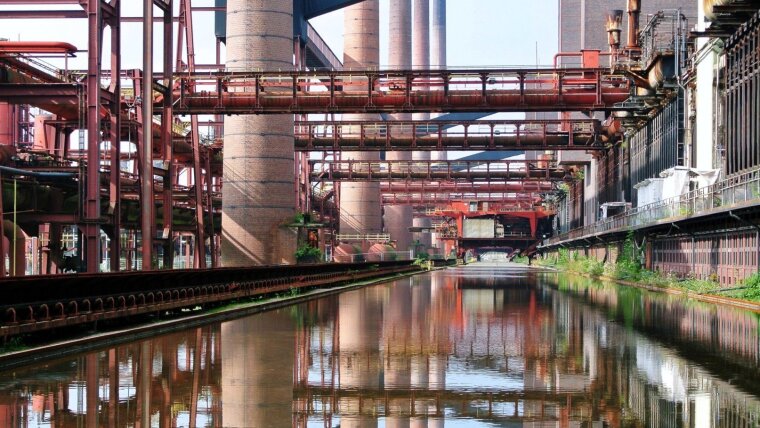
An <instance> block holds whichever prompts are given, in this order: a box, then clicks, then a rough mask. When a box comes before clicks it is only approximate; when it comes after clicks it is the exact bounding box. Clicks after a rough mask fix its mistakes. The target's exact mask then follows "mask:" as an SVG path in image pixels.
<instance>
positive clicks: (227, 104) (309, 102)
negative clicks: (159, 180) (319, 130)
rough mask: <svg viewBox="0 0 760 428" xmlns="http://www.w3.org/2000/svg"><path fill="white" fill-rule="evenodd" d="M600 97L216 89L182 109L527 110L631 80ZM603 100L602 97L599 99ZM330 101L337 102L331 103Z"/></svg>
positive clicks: (578, 105)
mask: <svg viewBox="0 0 760 428" xmlns="http://www.w3.org/2000/svg"><path fill="white" fill-rule="evenodd" d="M599 95H600V96H601V99H600V100H597V93H596V90H595V89H591V90H582V89H568V90H566V91H563V92H562V96H561V97H560V95H559V93H558V92H557V90H556V89H555V90H551V89H549V90H548V89H526V90H525V91H524V95H523V96H522V97H521V95H520V91H519V90H489V91H488V92H487V94H486V97H485V98H484V97H483V96H482V94H481V92H480V91H472V90H471V91H456V90H452V91H449V93H448V97H446V96H445V95H444V93H443V91H415V92H414V93H412V94H411V95H410V97H409V100H408V101H407V98H406V97H405V96H404V94H403V93H381V94H373V96H372V105H371V106H370V105H368V98H367V94H366V92H362V91H351V92H345V91H344V92H336V93H335V97H331V95H330V93H329V92H306V93H303V92H301V93H298V94H297V95H296V97H295V103H294V102H293V98H292V97H290V96H287V95H286V96H283V94H282V93H279V94H275V95H261V96H259V97H258V99H257V98H256V96H255V95H254V94H253V93H245V92H237V93H230V92H225V93H223V94H222V97H221V100H220V99H219V98H218V94H217V93H212V92H205V91H204V92H200V93H194V94H190V95H185V96H182V95H181V94H177V96H178V97H179V98H181V102H180V106H178V107H177V109H176V110H177V111H178V112H181V113H192V114H196V113H198V114H200V113H203V114H214V113H219V112H223V113H228V114H235V113H250V112H261V113H291V112H328V111H333V112H336V113H346V112H364V111H402V110H414V111H418V110H419V111H423V110H424V111H493V110H499V111H507V110H510V109H513V110H515V111H517V110H519V111H528V110H533V109H541V110H549V109H552V111H559V110H577V109H582V108H591V107H594V106H596V105H597V104H601V106H600V107H612V106H613V105H614V104H616V103H620V102H623V101H625V100H626V99H628V97H629V91H628V87H627V86H622V87H605V88H602V89H601V91H600V94H599ZM598 101H601V103H598ZM331 103H333V104H332V105H331Z"/></svg>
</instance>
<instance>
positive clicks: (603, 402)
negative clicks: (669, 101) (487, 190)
mask: <svg viewBox="0 0 760 428" xmlns="http://www.w3.org/2000/svg"><path fill="white" fill-rule="evenodd" d="M759 319H760V317H758V314H754V313H751V312H745V311H741V310H737V309H731V308H724V307H717V306H713V305H709V304H703V303H698V302H694V301H689V300H684V299H681V298H678V297H673V296H668V295H663V294H653V293H649V292H645V291H641V290H637V289H631V288H621V287H617V286H615V285H611V284H602V283H598V282H592V281H590V280H587V279H584V278H575V277H569V276H567V275H564V274H557V273H553V272H541V271H539V270H536V269H530V270H528V269H527V268H524V267H520V266H514V265H484V264H478V265H472V266H467V267H464V268H457V269H449V270H446V271H439V272H434V273H431V274H426V275H420V276H415V277H412V278H407V279H403V280H399V281H396V282H393V283H388V284H383V285H378V286H374V287H368V288H363V289H358V290H354V291H350V292H346V293H343V294H340V295H336V296H331V297H325V298H322V299H317V300H313V301H310V302H308V303H304V304H300V305H295V306H292V307H289V308H285V309H281V310H277V311H272V312H267V313H262V314H258V315H254V316H251V317H248V318H243V319H239V320H234V321H229V322H224V323H220V324H213V325H209V326H207V327H203V328H198V329H193V330H188V331H184V332H181V333H176V334H171V335H166V336H161V337H157V338H155V339H153V340H148V341H142V342H135V343H130V344H125V345H121V346H116V347H113V348H109V349H103V350H101V351H99V352H92V353H88V354H83V355H80V356H77V357H72V358H66V359H62V360H59V361H55V362H51V363H47V364H45V365H40V366H37V367H28V368H23V369H17V370H14V371H6V372H4V373H0V426H29V427H36V426H54V427H57V426H61V427H68V426H98V425H99V426H113V427H117V426H124V427H127V426H135V427H146V426H160V427H163V426H167V427H168V426H185V427H193V426H198V427H202V426H220V427H289V426H296V427H337V426H340V427H343V428H347V427H410V428H417V427H443V426H446V427H474V426H484V427H511V426H524V427H539V426H540V427H549V426H551V427H554V426H556V427H576V426H578V427H603V426H609V427H645V426H646V427H650V426H652V427H660V426H662V427H713V426H715V427H757V426H758V423H759V422H758V421H759V420H760V419H759V418H760V338H759V333H758V325H759Z"/></svg>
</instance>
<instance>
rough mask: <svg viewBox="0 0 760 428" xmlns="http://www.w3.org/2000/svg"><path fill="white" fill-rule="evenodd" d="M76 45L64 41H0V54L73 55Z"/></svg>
mask: <svg viewBox="0 0 760 428" xmlns="http://www.w3.org/2000/svg"><path fill="white" fill-rule="evenodd" d="M76 51H77V47H76V46H74V45H72V44H71V43H66V42H28V41H21V42H11V41H0V54H3V53H5V54H9V53H11V54H32V53H33V54H68V55H73V54H74V53H75V52H76Z"/></svg>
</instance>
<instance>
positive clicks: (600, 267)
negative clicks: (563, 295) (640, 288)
mask: <svg viewBox="0 0 760 428" xmlns="http://www.w3.org/2000/svg"><path fill="white" fill-rule="evenodd" d="M632 254H633V252H632V251H631V249H630V248H624V250H623V254H622V255H621V256H622V257H621V260H619V261H618V262H616V263H612V262H607V263H603V262H601V261H599V260H596V259H594V258H591V257H585V256H580V255H577V254H571V253H570V252H569V251H567V250H565V249H560V250H559V252H558V253H557V256H556V257H554V258H549V259H543V260H538V263H539V264H540V265H544V266H551V267H556V268H558V269H562V270H567V271H570V272H575V273H580V274H584V275H588V276H591V277H594V278H599V277H606V278H611V279H615V280H621V281H630V282H637V283H640V284H645V285H649V286H653V287H659V288H673V289H678V290H683V291H688V292H692V293H699V294H707V293H718V292H719V291H720V284H718V283H717V282H716V281H713V280H709V279H698V278H688V277H687V278H680V277H678V276H676V275H669V274H663V273H661V272H653V271H650V270H646V269H643V268H642V267H641V265H640V264H639V263H638V262H637V261H635V258H634V257H632ZM626 255H627V256H628V257H626ZM754 281H755V282H754V284H755V286H754V287H756V288H747V289H746V292H744V293H742V297H739V298H743V299H747V300H753V299H752V298H751V296H752V292H751V290H754V292H756V293H757V300H760V275H758V276H757V278H756V279H755V280H754Z"/></svg>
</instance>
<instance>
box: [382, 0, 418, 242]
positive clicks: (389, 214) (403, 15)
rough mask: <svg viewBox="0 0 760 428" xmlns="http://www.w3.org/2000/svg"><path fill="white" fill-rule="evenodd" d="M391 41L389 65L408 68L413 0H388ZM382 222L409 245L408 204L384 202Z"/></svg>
mask: <svg viewBox="0 0 760 428" xmlns="http://www.w3.org/2000/svg"><path fill="white" fill-rule="evenodd" d="M389 27H390V28H389V29H390V31H389V34H390V44H389V47H388V48H389V49H388V67H389V68H391V69H393V68H399V69H409V68H411V66H412V0H391V2H390V25H389ZM391 117H392V119H393V120H410V119H411V118H412V115H410V114H394V115H392V116H391ZM385 158H386V159H387V160H405V161H408V160H412V153H411V152H408V151H391V152H386V154H385ZM384 212H385V224H386V225H387V226H386V229H387V230H388V233H390V235H391V239H393V240H395V241H396V249H397V250H399V251H406V250H408V249H409V247H410V246H411V245H412V233H411V232H409V227H410V226H411V225H412V224H413V219H414V216H413V212H412V207H411V205H386V206H385V207H384Z"/></svg>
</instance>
